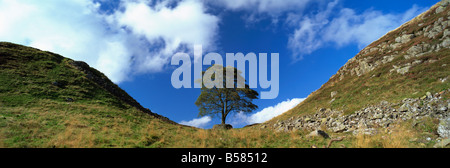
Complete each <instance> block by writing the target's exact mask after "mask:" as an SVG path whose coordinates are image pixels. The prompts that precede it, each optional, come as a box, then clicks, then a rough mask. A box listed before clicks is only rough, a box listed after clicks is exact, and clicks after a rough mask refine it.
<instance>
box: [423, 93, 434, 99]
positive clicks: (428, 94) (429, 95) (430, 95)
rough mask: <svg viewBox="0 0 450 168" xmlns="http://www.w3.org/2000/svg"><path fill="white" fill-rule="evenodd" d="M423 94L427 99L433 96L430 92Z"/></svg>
mask: <svg viewBox="0 0 450 168" xmlns="http://www.w3.org/2000/svg"><path fill="white" fill-rule="evenodd" d="M425 95H426V96H427V97H428V98H429V99H431V98H433V95H432V94H431V93H430V92H427V93H426V94H425Z"/></svg>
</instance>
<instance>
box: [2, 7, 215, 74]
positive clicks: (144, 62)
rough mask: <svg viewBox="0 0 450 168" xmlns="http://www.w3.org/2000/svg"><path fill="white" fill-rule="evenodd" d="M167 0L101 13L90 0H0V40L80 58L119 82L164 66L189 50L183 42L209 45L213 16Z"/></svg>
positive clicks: (206, 48)
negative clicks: (181, 52)
mask: <svg viewBox="0 0 450 168" xmlns="http://www.w3.org/2000/svg"><path fill="white" fill-rule="evenodd" d="M170 2H172V0H162V1H159V2H158V3H157V4H153V5H151V6H150V5H148V4H147V3H146V1H134V0H122V1H120V10H116V11H112V12H108V13H109V14H106V13H104V12H102V11H100V5H101V4H100V3H95V1H94V0H65V1H28V0H0V24H1V26H0V41H9V42H13V43H18V44H23V45H28V46H32V47H35V48H38V49H41V50H47V51H51V52H55V53H58V54H61V55H63V56H66V57H69V58H72V59H74V60H81V61H85V62H87V63H88V64H89V65H91V66H93V67H94V68H96V69H98V70H100V71H101V72H103V73H105V75H106V76H108V77H109V78H110V79H111V80H112V81H113V82H115V83H120V82H122V81H124V80H127V79H128V78H129V76H130V75H131V74H136V73H147V72H159V71H162V70H164V66H165V65H167V63H168V58H170V56H172V55H173V54H174V53H175V52H177V51H179V50H182V51H187V52H188V51H189V50H190V49H189V48H187V47H186V46H190V45H193V44H202V45H203V48H204V50H208V49H209V48H213V47H214V46H215V45H214V43H215V41H214V39H215V36H216V31H217V29H218V22H219V19H218V18H217V17H216V16H213V15H209V14H207V13H205V10H204V9H203V4H202V3H201V2H200V1H197V0H182V1H179V2H178V3H177V4H176V6H174V4H171V3H170ZM169 6H170V7H169Z"/></svg>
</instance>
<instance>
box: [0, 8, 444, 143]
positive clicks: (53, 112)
mask: <svg viewBox="0 0 450 168" xmlns="http://www.w3.org/2000/svg"><path fill="white" fill-rule="evenodd" d="M443 2H446V3H442V2H441V3H438V4H437V5H435V6H433V7H432V8H431V9H430V10H428V11H427V12H425V13H423V14H421V15H420V16H418V17H416V18H415V19H413V20H411V21H410V22H408V23H406V24H404V25H402V26H401V27H399V28H397V29H395V30H393V31H391V32H389V33H387V34H386V35H385V36H383V37H381V38H380V39H379V40H377V41H375V42H373V43H372V44H370V45H369V46H367V47H366V48H364V49H363V50H362V51H361V52H360V53H358V54H357V55H356V56H355V57H354V58H352V59H350V60H349V61H348V62H347V63H346V64H345V65H344V66H343V67H342V68H341V69H339V71H338V72H337V73H336V74H335V75H333V76H332V77H331V78H330V80H329V81H328V82H327V83H325V84H324V85H323V86H322V87H321V88H320V89H318V90H317V91H315V92H313V93H312V94H310V95H309V96H308V98H307V99H306V100H305V101H303V102H302V103H301V104H299V105H298V106H297V107H295V108H293V109H291V110H290V111H288V112H286V113H284V114H283V115H280V116H278V117H276V118H274V119H272V120H270V121H268V122H266V123H264V124H261V125H254V126H251V127H246V128H242V129H233V130H228V131H224V130H204V129H198V128H193V127H187V126H183V125H179V124H177V123H175V122H173V121H171V120H169V119H168V118H166V117H164V116H161V115H158V114H155V113H153V112H151V110H149V109H147V108H144V107H142V106H141V105H140V104H139V103H138V102H137V101H136V100H134V99H133V98H132V97H130V96H129V95H128V94H127V93H126V92H125V91H123V90H122V89H120V87H118V86H117V85H115V84H114V83H112V82H111V81H110V80H109V79H108V78H107V77H106V76H105V75H103V74H102V73H101V72H99V71H97V70H95V69H94V68H91V67H89V65H87V64H86V63H84V62H80V61H74V60H71V59H68V58H65V57H63V56H60V55H57V54H54V53H50V52H47V51H41V50H38V49H35V48H31V47H26V46H21V45H17V44H13V43H8V42H0V147H47V148H51V147H57V148H60V147H258V148H259V147H312V146H317V147H323V146H329V147H432V146H433V145H434V144H435V143H437V142H438V136H437V135H436V130H437V124H438V123H439V120H438V119H437V118H435V117H433V116H434V114H433V115H428V114H426V116H427V117H422V116H420V117H421V118H420V120H405V121H403V122H401V123H399V124H395V125H390V126H389V128H385V127H381V128H376V129H377V131H378V133H377V134H375V135H371V136H366V135H354V134H352V132H340V131H335V132H334V131H329V130H327V128H324V130H325V131H326V132H327V133H328V134H329V135H330V137H331V139H330V138H329V139H325V138H321V137H309V136H308V134H309V132H310V131H311V130H308V129H297V130H290V131H273V127H272V125H273V124H276V123H283V122H284V121H286V122H288V121H289V122H292V121H293V120H292V119H293V118H298V117H301V116H307V115H314V116H316V117H317V116H321V117H323V118H321V119H320V120H323V119H325V122H328V123H329V122H331V119H332V118H333V122H332V123H334V124H336V121H338V120H340V119H342V120H344V119H343V118H342V117H341V116H342V115H359V114H363V113H361V112H360V111H359V110H361V109H363V108H365V107H368V106H371V105H374V104H379V103H380V102H387V103H382V104H388V105H389V106H388V107H387V106H382V108H378V107H381V106H375V107H373V108H372V107H371V108H369V110H368V111H369V113H370V116H371V117H372V115H373V116H376V115H379V114H380V113H379V112H375V113H373V114H372V113H371V112H372V111H370V110H371V109H375V110H374V111H377V110H379V111H380V109H382V110H391V111H390V114H394V113H395V114H396V113H397V112H398V111H403V110H402V109H401V108H402V107H403V105H405V104H407V103H405V102H413V103H416V104H418V106H421V107H425V106H428V105H429V106H436V108H434V107H433V108H431V109H432V110H431V111H432V112H435V111H437V110H438V109H441V107H442V104H443V103H446V102H448V98H449V97H450V90H449V88H450V83H449V80H450V78H449V76H450V70H449V69H450V68H449V67H450V31H449V30H448V28H449V26H450V4H449V3H448V1H443ZM434 93H437V94H434ZM424 95H425V98H424ZM433 95H435V96H433ZM436 95H438V96H436ZM437 97H439V98H437ZM405 98H412V99H405ZM155 103H157V102H155ZM389 103H393V105H392V106H393V107H392V108H391V107H390V105H391V104H389ZM395 103H397V104H395ZM403 103H404V104H403ZM402 104H403V105H402ZM400 105H402V107H400ZM407 105H408V106H405V108H410V106H412V105H414V104H412V103H411V105H410V104H407ZM411 108H413V107H411ZM328 109H330V110H328ZM394 109H398V110H397V111H395V110H394ZM423 109H425V108H423ZM382 110H381V111H382ZM408 110H409V109H408ZM408 110H406V112H405V113H404V114H405V116H406V117H410V118H412V117H411V116H408V115H409V113H408V112H409V111H408ZM330 111H337V112H342V114H339V115H336V116H335V115H334V114H333V115H332V116H326V115H327V113H328V112H330ZM366 111H367V110H366ZM393 111H394V112H393ZM444 111H445V112H446V113H448V112H449V111H450V110H448V109H445V110H444ZM381 114H382V115H381V116H382V117H383V116H392V115H384V114H383V113H381ZM406 114H408V115H406ZM323 115H325V117H324V116H323ZM402 115H403V114H402ZM439 115H441V114H439ZM340 117H341V118H340ZM414 117H415V116H414ZM373 118H374V119H373V120H372V119H371V121H373V122H377V121H378V120H381V119H380V118H378V117H373ZM302 120H303V121H305V122H309V121H310V120H311V118H308V121H306V118H302ZM318 122H319V123H320V121H318ZM339 122H341V121H339ZM342 122H346V121H342ZM347 122H348V121H347ZM309 123H311V122H309ZM309 123H308V124H309ZM344 137H345V138H344ZM336 138H338V139H343V140H342V141H336V142H333V143H331V142H332V141H334V140H336ZM427 139H431V140H427Z"/></svg>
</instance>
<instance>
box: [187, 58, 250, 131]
mask: <svg viewBox="0 0 450 168" xmlns="http://www.w3.org/2000/svg"><path fill="white" fill-rule="evenodd" d="M227 71H230V72H233V73H229V78H226V76H227V75H226V72H227ZM202 73H203V75H202V76H203V80H202V81H203V82H202V87H201V93H200V96H198V98H197V101H196V102H195V105H197V107H198V108H199V111H200V112H199V114H198V115H199V116H206V115H210V116H213V117H214V116H218V115H221V117H222V124H225V119H226V117H227V116H228V114H230V113H231V112H251V111H253V110H255V109H257V108H258V106H257V105H255V104H253V103H252V101H253V99H257V98H258V92H256V91H255V90H253V89H250V87H249V86H248V85H247V84H245V82H244V83H242V82H238V79H239V78H242V79H243V77H242V76H241V75H240V74H241V73H242V72H241V71H239V70H237V69H236V68H234V67H226V68H224V67H223V66H221V65H213V66H211V67H209V68H208V69H207V70H206V71H203V72H202ZM205 77H206V78H205ZM209 77H210V79H211V80H208V79H207V78H209ZM227 80H228V81H229V82H231V83H232V84H233V87H228V88H227V87H226V86H227V85H226V81H227ZM200 81H201V79H197V80H196V83H200ZM239 81H241V80H239ZM242 81H243V80H242ZM219 85H221V86H219ZM207 86H208V87H207ZM228 86H230V84H229V85H228Z"/></svg>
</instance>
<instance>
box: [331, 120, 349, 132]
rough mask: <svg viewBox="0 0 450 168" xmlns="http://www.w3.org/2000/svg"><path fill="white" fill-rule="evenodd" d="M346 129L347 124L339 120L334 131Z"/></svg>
mask: <svg viewBox="0 0 450 168" xmlns="http://www.w3.org/2000/svg"><path fill="white" fill-rule="evenodd" d="M345 129H346V128H345V125H344V124H342V123H339V122H338V123H337V124H336V127H334V128H333V132H335V133H338V132H343V131H345Z"/></svg>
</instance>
